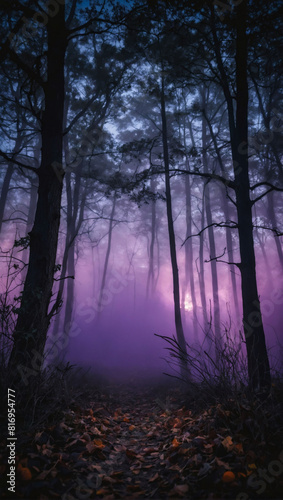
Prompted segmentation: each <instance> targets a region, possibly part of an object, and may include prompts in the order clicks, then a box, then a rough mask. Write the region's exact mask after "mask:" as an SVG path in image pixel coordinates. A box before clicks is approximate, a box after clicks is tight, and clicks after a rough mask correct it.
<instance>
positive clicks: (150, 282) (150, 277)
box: [146, 177, 156, 297]
mask: <svg viewBox="0 0 283 500" xmlns="http://www.w3.org/2000/svg"><path fill="white" fill-rule="evenodd" d="M150 189H151V192H152V193H155V180H154V178H153V177H151V179H150ZM155 236H156V201H155V200H152V202H151V235H150V246H149V265H148V274H147V282H146V296H147V297H148V296H149V291H150V292H151V293H153V292H154V285H155V275H154V274H155V273H154V245H155Z"/></svg>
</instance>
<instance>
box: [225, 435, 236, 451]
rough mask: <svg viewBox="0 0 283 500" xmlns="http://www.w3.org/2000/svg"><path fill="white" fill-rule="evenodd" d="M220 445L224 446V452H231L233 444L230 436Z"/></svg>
mask: <svg viewBox="0 0 283 500" xmlns="http://www.w3.org/2000/svg"><path fill="white" fill-rule="evenodd" d="M222 445H223V446H224V448H226V450H228V451H231V450H232V449H233V448H234V443H233V441H232V438H231V436H227V437H226V438H225V439H223V441H222Z"/></svg>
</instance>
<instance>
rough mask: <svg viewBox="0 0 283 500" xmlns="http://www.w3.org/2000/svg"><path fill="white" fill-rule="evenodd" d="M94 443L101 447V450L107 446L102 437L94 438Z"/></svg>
mask: <svg viewBox="0 0 283 500" xmlns="http://www.w3.org/2000/svg"><path fill="white" fill-rule="evenodd" d="M93 444H94V445H95V446H96V447H97V448H100V449H101V450H102V449H103V448H105V444H103V443H102V441H101V439H94V440H93Z"/></svg>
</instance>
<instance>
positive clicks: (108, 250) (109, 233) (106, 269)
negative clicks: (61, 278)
mask: <svg viewBox="0 0 283 500" xmlns="http://www.w3.org/2000/svg"><path fill="white" fill-rule="evenodd" d="M116 200H117V194H116V192H115V193H114V197H113V204H112V210H111V214H110V221H109V231H108V241H107V249H106V255H105V261H104V266H103V273H102V280H101V286H100V292H99V299H98V315H99V313H100V312H101V309H102V306H103V303H102V298H103V291H104V288H105V283H106V276H107V271H108V264H109V257H110V252H111V243H112V233H113V219H114V215H115V208H116Z"/></svg>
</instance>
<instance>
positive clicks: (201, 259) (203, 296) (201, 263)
mask: <svg viewBox="0 0 283 500" xmlns="http://www.w3.org/2000/svg"><path fill="white" fill-rule="evenodd" d="M204 224H205V216H204V190H203V197H202V209H201V228H203V227H204ZM203 245H204V233H203V232H202V233H201V234H200V236H199V271H198V277H199V290H200V300H201V306H202V314H203V329H204V334H205V335H206V336H208V330H209V329H208V326H209V320H208V314H207V303H206V292H205V279H204V256H203Z"/></svg>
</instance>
